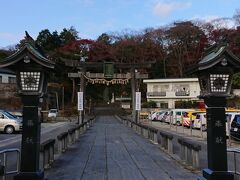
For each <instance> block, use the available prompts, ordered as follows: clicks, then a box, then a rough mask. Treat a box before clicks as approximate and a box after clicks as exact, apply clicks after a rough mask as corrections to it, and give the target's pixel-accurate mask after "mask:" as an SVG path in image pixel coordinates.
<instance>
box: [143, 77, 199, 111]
mask: <svg viewBox="0 0 240 180" xmlns="http://www.w3.org/2000/svg"><path fill="white" fill-rule="evenodd" d="M143 82H144V83H146V84H147V101H155V102H156V103H157V106H158V107H160V108H175V102H176V101H188V100H199V99H198V98H197V96H199V94H200V86H199V83H198V78H176V79H147V80H143Z"/></svg>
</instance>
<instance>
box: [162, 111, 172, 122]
mask: <svg viewBox="0 0 240 180" xmlns="http://www.w3.org/2000/svg"><path fill="white" fill-rule="evenodd" d="M161 121H163V122H165V123H170V122H171V111H165V113H164V115H163V117H162V119H161Z"/></svg>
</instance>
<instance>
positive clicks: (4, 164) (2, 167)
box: [0, 149, 20, 180]
mask: <svg viewBox="0 0 240 180" xmlns="http://www.w3.org/2000/svg"><path fill="white" fill-rule="evenodd" d="M12 153H16V155H17V164H16V169H14V170H11V171H8V155H10V154H12ZM0 156H1V159H2V161H0V177H2V180H5V176H7V175H11V174H16V173H18V172H19V169H20V151H19V149H6V150H3V151H0Z"/></svg>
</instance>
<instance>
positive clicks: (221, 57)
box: [187, 42, 240, 74]
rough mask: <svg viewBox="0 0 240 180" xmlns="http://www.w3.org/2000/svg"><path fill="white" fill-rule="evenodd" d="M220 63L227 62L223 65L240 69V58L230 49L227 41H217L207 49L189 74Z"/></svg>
mask: <svg viewBox="0 0 240 180" xmlns="http://www.w3.org/2000/svg"><path fill="white" fill-rule="evenodd" d="M223 61H225V62H223ZM219 63H223V64H224V63H225V65H223V66H228V67H229V66H231V67H232V69H233V70H236V69H240V59H239V58H238V57H237V56H236V55H234V54H233V53H232V52H231V51H230V50H229V49H228V46H227V44H226V43H222V42H221V43H215V44H214V45H212V46H211V47H210V48H208V49H206V50H205V52H204V54H203V57H202V59H201V60H200V61H199V62H198V63H197V64H196V65H195V66H194V67H192V68H191V69H189V70H188V71H187V74H194V73H196V72H197V71H202V70H206V69H209V68H211V67H213V66H214V65H217V64H219Z"/></svg>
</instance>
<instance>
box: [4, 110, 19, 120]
mask: <svg viewBox="0 0 240 180" xmlns="http://www.w3.org/2000/svg"><path fill="white" fill-rule="evenodd" d="M4 114H5V115H6V116H7V117H8V118H10V119H15V118H17V116H15V115H13V114H11V113H10V112H7V111H4Z"/></svg>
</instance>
